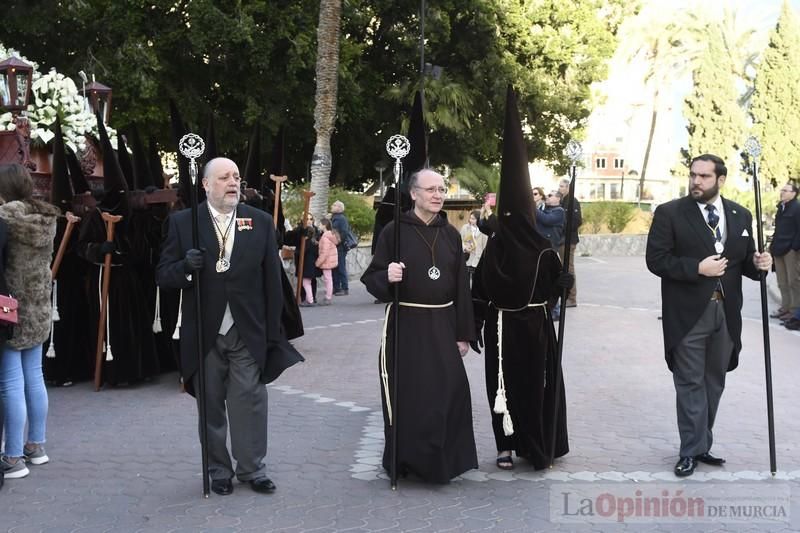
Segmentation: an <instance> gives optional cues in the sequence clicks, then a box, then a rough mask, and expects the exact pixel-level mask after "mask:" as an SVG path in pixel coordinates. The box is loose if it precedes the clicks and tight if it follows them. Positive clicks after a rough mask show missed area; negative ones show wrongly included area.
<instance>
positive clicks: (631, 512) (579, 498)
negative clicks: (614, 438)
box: [550, 482, 791, 524]
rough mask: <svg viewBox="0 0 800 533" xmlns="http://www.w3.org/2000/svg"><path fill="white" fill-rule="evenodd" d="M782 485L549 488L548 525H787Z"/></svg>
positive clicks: (582, 485)
mask: <svg viewBox="0 0 800 533" xmlns="http://www.w3.org/2000/svg"><path fill="white" fill-rule="evenodd" d="M790 508H791V503H790V488H789V485H788V484H786V483H778V484H773V483H768V484H767V483H714V484H711V483H690V484H682V483H634V482H630V483H627V482H623V483H613V484H611V483H609V484H597V483H570V484H564V483H559V484H553V485H551V487H550V521H551V522H571V523H587V524H591V523H608V522H617V523H625V522H633V523H636V522H639V523H641V522H692V523H694V522H717V523H720V522H725V523H740V524H743V523H788V522H789V511H790Z"/></svg>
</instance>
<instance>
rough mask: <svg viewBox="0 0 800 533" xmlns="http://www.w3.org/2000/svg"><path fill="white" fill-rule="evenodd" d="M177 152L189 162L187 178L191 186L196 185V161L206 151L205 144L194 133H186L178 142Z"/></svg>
mask: <svg viewBox="0 0 800 533" xmlns="http://www.w3.org/2000/svg"><path fill="white" fill-rule="evenodd" d="M178 150H179V151H180V153H181V154H183V157H185V158H186V159H188V160H189V177H190V178H191V179H192V185H196V184H197V161H196V160H197V159H198V158H199V157H200V156H201V155H203V152H205V151H206V143H205V141H203V138H202V137H200V136H199V135H197V134H195V133H187V134H186V135H184V136H183V137H181V140H180V141H179V142H178Z"/></svg>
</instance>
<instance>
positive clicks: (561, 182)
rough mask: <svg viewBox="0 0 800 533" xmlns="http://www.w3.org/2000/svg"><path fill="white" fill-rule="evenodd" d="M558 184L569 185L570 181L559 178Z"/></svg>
mask: <svg viewBox="0 0 800 533" xmlns="http://www.w3.org/2000/svg"><path fill="white" fill-rule="evenodd" d="M558 184H559V185H569V184H570V179H569V178H561V179H560V180H559V181H558Z"/></svg>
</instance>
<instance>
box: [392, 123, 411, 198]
mask: <svg viewBox="0 0 800 533" xmlns="http://www.w3.org/2000/svg"><path fill="white" fill-rule="evenodd" d="M410 151H411V143H410V142H409V141H408V139H407V138H406V137H404V136H402V135H392V136H391V137H389V140H388V141H386V153H388V154H389V157H391V158H392V159H394V183H395V185H397V184H399V183H400V174H401V173H400V165H401V164H400V160H402V159H403V158H404V157H405V156H407V155H408V153H409V152H410ZM398 201H399V197H398Z"/></svg>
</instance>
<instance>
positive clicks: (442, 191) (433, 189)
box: [414, 186, 447, 194]
mask: <svg viewBox="0 0 800 533" xmlns="http://www.w3.org/2000/svg"><path fill="white" fill-rule="evenodd" d="M414 188H415V189H419V190H420V191H425V192H426V193H428V194H434V193H437V192H438V193H439V194H447V189H446V188H444V187H436V186H433V187H425V188H422V187H414Z"/></svg>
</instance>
